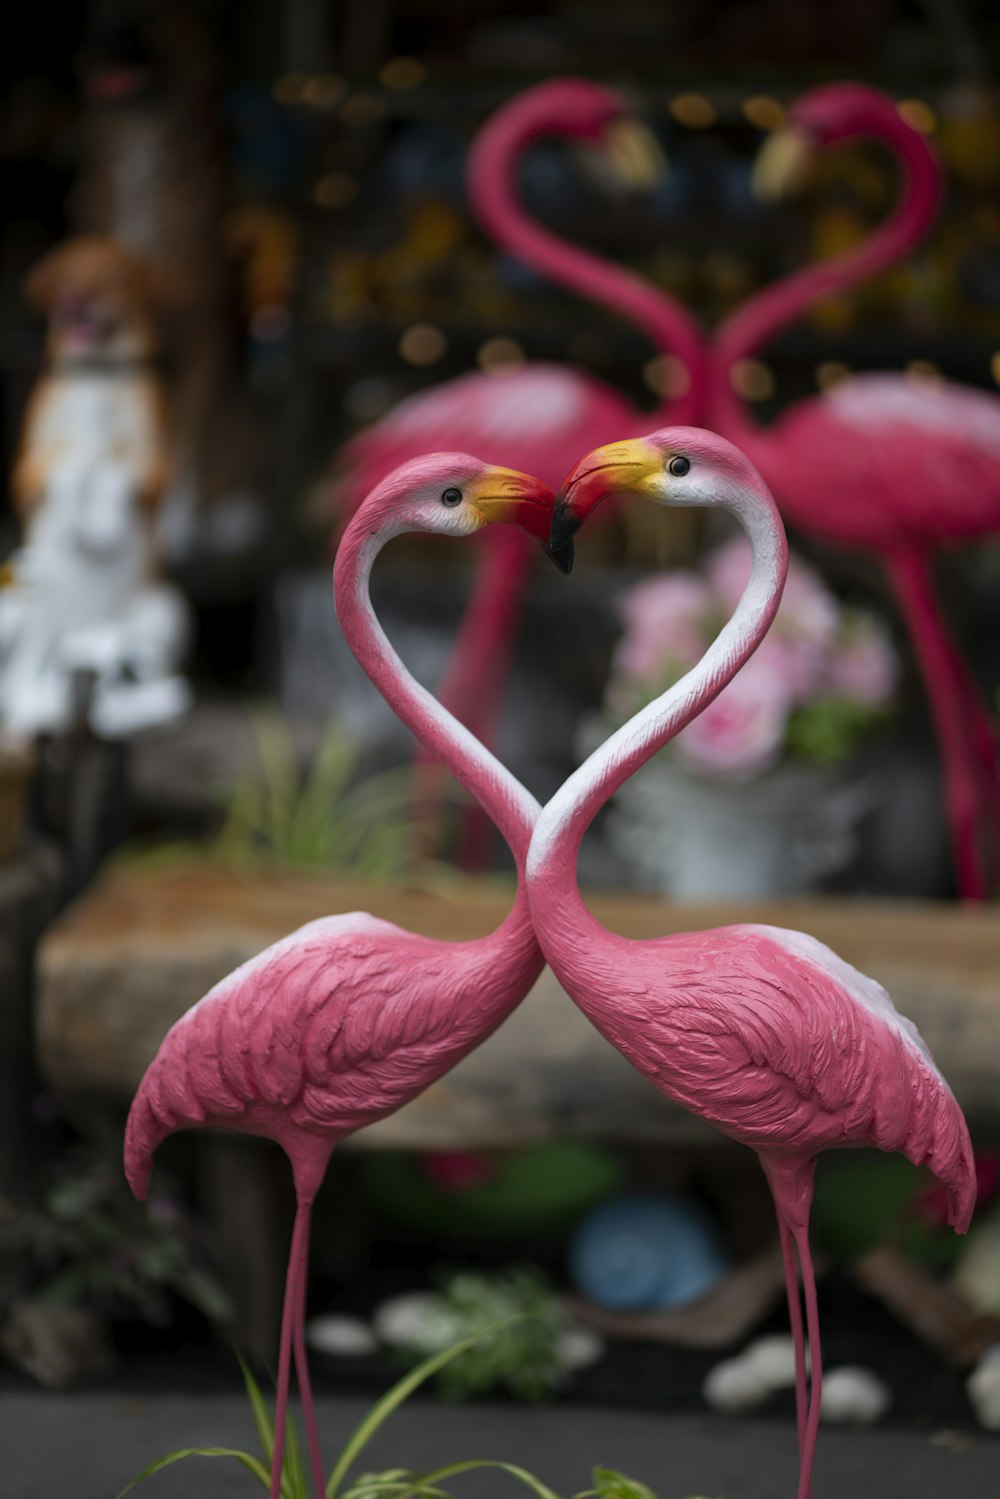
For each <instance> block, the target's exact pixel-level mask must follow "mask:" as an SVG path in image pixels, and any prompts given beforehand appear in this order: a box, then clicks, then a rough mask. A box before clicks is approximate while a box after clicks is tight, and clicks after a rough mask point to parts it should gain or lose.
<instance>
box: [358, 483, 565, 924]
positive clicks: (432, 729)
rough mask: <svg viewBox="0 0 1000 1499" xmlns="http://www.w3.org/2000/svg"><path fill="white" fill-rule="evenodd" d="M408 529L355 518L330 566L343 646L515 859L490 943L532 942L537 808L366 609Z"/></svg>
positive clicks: (365, 510)
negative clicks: (515, 937) (511, 898)
mask: <svg viewBox="0 0 1000 1499" xmlns="http://www.w3.org/2000/svg"><path fill="white" fill-rule="evenodd" d="M381 487H382V486H380V488H381ZM375 494H376V495H377V494H378V491H377V490H376V491H375ZM373 519H375V521H376V523H375V525H374V526H373V524H372V522H373ZM408 529H410V528H409V527H407V526H406V525H405V524H403V523H402V521H401V519H400V518H399V517H395V516H393V515H392V514H386V513H383V514H382V515H380V516H378V517H377V518H376V517H374V516H373V511H372V506H371V504H366V505H363V506H362V507H361V509H360V510H359V511H358V512H357V513H356V514H355V516H354V517H353V519H352V520H351V523H350V525H349V526H348V528H347V530H346V531H345V533H344V536H343V539H342V541H341V543H340V546H339V548H338V550H337V558H336V562H335V564H334V597H335V600H336V607H337V616H338V618H339V620H340V625H341V628H342V629H343V632H344V637H345V639H346V640H347V644H348V646H349V647H350V649H351V651H352V652H353V654H354V655H355V657H356V658H357V660H358V662H359V664H360V665H361V667H362V669H363V670H364V671H365V672H366V674H367V675H368V676H369V677H370V679H371V680H372V682H373V683H374V684H375V686H376V687H377V688H378V690H379V692H380V693H381V695H382V697H383V698H384V699H385V701H386V702H387V703H388V704H389V707H390V708H391V709H392V710H393V712H394V713H395V714H396V715H397V717H398V718H399V719H401V720H402V722H403V723H404V724H405V725H406V726H407V728H408V729H410V730H411V731H412V733H414V734H415V735H416V737H417V738H418V739H419V740H420V742H421V744H423V745H424V746H425V748H426V749H428V750H429V751H430V752H431V753H432V754H433V755H435V756H436V757H437V758H438V759H439V760H440V761H441V762H442V764H444V765H445V766H446V767H447V769H448V770H450V771H451V773H452V775H454V776H455V778H456V779H457V780H458V781H459V782H461V784H462V785H463V786H464V787H465V788H466V790H467V791H468V792H469V793H470V794H471V795H472V796H473V797H475V799H476V801H477V802H478V803H479V805H480V806H481V807H482V808H483V810H484V811H485V813H486V814H487V816H488V817H489V818H490V820H491V822H493V823H494V825H495V826H496V827H497V828H498V830H499V831H500V833H501V834H502V836H503V838H504V839H505V841H506V843H507V844H508V846H509V848H510V850H511V853H512V854H513V856H514V862H515V864H516V866H517V874H518V891H517V899H516V900H515V903H514V906H513V909H512V910H511V912H510V914H509V915H508V917H507V919H506V920H505V921H504V922H503V924H502V926H501V927H500V928H498V931H497V933H495V934H494V936H500V935H501V934H510V933H511V931H512V928H515V927H525V928H526V929H527V932H528V934H529V935H530V931H531V929H530V923H529V921H528V914H527V902H526V899H525V893H524V878H523V876H524V865H525V860H526V858H527V853H528V845H529V843H530V841H531V834H532V831H533V829H534V825H535V820H536V818H537V816H538V812H539V804H538V802H537V801H536V800H535V798H534V797H533V796H532V795H531V794H530V792H528V791H527V790H526V789H525V788H524V787H523V786H522V785H521V783H520V782H519V781H518V780H517V779H516V778H515V777H514V776H513V775H511V773H510V771H509V770H507V768H506V766H504V765H502V764H501V763H500V761H499V760H497V759H496V757H495V756H494V755H492V754H491V753H490V751H489V750H488V749H486V747H485V746H484V745H482V744H481V743H480V742H479V740H478V739H476V738H475V736H474V735H472V734H470V732H469V731H468V729H466V728H465V727H464V725H463V724H461V723H459V721H458V720H457V719H456V718H455V717H453V715H452V714H451V713H449V712H448V711H447V709H446V708H444V707H443V706H442V705H441V703H439V702H438V700H437V699H436V698H435V697H434V696H433V695H432V694H431V693H430V692H428V691H427V689H426V688H425V687H423V686H421V684H420V683H419V682H418V681H416V679H415V678H414V677H413V676H412V675H411V673H410V672H409V671H408V670H407V669H406V667H405V666H404V665H403V662H402V661H401V660H400V658H399V656H398V654H397V653H396V651H395V649H394V648H393V646H392V645H391V644H390V642H389V639H388V637H387V636H386V633H385V631H384V630H383V628H382V626H381V624H380V623H379V621H378V619H377V618H376V617H375V612H374V610H373V609H372V604H371V598H370V595H369V580H370V576H371V570H372V566H373V564H374V562H375V559H376V557H377V556H378V554H379V552H380V551H381V550H382V548H383V546H385V544H386V543H387V542H388V541H390V540H391V539H392V537H393V536H398V535H401V534H402V533H403V532H404V531H406V530H408ZM531 940H532V942H533V940H534V939H533V938H532V939H531Z"/></svg>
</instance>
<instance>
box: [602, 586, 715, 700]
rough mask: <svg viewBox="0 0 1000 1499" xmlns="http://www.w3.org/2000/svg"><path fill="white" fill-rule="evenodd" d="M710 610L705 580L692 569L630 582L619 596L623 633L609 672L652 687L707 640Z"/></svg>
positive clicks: (695, 655) (683, 666) (692, 658)
mask: <svg viewBox="0 0 1000 1499" xmlns="http://www.w3.org/2000/svg"><path fill="white" fill-rule="evenodd" d="M711 611H712V597H711V593H710V591H709V588H708V585H707V584H706V583H705V581H704V579H703V578H699V577H698V575H697V574H696V573H689V572H674V573H664V574H662V575H661V576H659V577H656V578H650V579H649V580H648V581H647V582H644V583H638V584H636V586H635V587H634V588H631V589H629V591H628V593H627V594H626V595H625V597H624V599H623V600H622V605H621V612H622V617H623V619H624V622H625V633H624V635H623V636H622V638H621V640H620V641H619V643H618V647H617V649H616V651H615V657H614V662H613V665H612V672H613V674H614V675H615V676H623V677H626V678H628V679H630V680H631V681H632V682H636V683H643V684H645V685H647V686H651V687H656V686H659V685H661V683H662V682H663V681H664V679H665V678H666V677H667V675H668V674H674V673H678V672H684V671H686V670H687V668H688V667H689V666H693V665H694V663H695V662H696V661H697V660H698V659H699V657H700V656H701V655H702V653H703V652H704V650H705V648H706V646H707V645H708V643H709V636H708V633H707V630H706V621H707V619H708V617H709V616H710V614H711Z"/></svg>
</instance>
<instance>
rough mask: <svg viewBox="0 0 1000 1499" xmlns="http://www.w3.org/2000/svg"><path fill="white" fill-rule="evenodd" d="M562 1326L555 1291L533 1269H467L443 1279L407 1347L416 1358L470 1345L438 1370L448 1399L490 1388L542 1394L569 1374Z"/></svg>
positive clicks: (519, 1395) (534, 1396) (528, 1396)
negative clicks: (417, 1335)
mask: <svg viewBox="0 0 1000 1499" xmlns="http://www.w3.org/2000/svg"><path fill="white" fill-rule="evenodd" d="M564 1324H565V1317H564V1315H563V1313H562V1310H561V1307H560V1304H559V1300H558V1297H557V1296H556V1295H555V1292H554V1291H553V1290H552V1287H551V1286H550V1285H549V1283H548V1281H547V1280H546V1278H545V1276H544V1275H542V1274H541V1273H540V1272H539V1271H538V1270H536V1269H534V1268H533V1267H531V1266H513V1267H511V1268H510V1269H507V1270H504V1271H501V1272H499V1273H496V1274H493V1275H480V1274H475V1273H473V1272H470V1271H467V1270H464V1271H459V1272H457V1273H453V1274H451V1275H450V1276H448V1277H447V1278H446V1279H445V1281H444V1283H443V1287H442V1291H441V1294H440V1295H439V1296H438V1297H437V1298H436V1300H435V1301H434V1302H432V1303H431V1306H430V1313H429V1316H428V1319H427V1324H426V1329H425V1334H424V1335H423V1336H422V1337H421V1339H420V1341H419V1343H413V1344H411V1346H410V1347H409V1348H408V1349H405V1350H404V1352H405V1353H408V1354H409V1356H410V1357H411V1358H414V1359H416V1358H419V1357H422V1356H424V1355H425V1354H427V1353H431V1352H439V1351H441V1350H443V1349H444V1348H447V1347H449V1346H450V1345H453V1344H454V1343H456V1342H457V1341H459V1340H462V1341H464V1342H465V1343H466V1344H467V1345H468V1346H467V1347H466V1349H465V1352H464V1353H461V1354H459V1355H457V1356H456V1357H454V1358H452V1359H449V1361H448V1363H447V1364H445V1365H444V1366H443V1367H442V1369H441V1370H440V1371H439V1373H438V1384H439V1386H440V1389H441V1392H442V1394H443V1395H444V1396H445V1398H446V1399H448V1400H467V1399H469V1398H470V1397H471V1396H474V1395H482V1394H485V1393H486V1392H487V1391H488V1390H494V1389H503V1390H506V1391H507V1393H508V1394H510V1395H513V1396H514V1397H515V1398H516V1399H518V1400H528V1401H537V1400H544V1399H545V1398H546V1397H547V1396H549V1395H551V1394H553V1393H554V1391H555V1390H556V1389H557V1388H558V1387H559V1385H560V1384H561V1383H562V1381H563V1379H564V1377H565V1374H566V1369H565V1366H564V1364H563V1361H562V1359H561V1357H560V1347H559V1340H560V1334H561V1333H562V1331H563V1327H564Z"/></svg>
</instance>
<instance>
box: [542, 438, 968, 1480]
mask: <svg viewBox="0 0 1000 1499" xmlns="http://www.w3.org/2000/svg"><path fill="white" fill-rule="evenodd" d="M563 493H564V497H563V498H561V499H560V500H558V501H557V503H556V510H555V517H554V524H553V532H552V536H553V542H554V543H556V544H562V543H564V542H565V540H566V539H567V538H568V537H569V536H570V535H572V533H573V532H574V531H575V530H576V528H577V527H578V526H579V525H580V523H581V522H582V521H583V520H584V519H585V517H586V516H587V515H588V514H589V513H590V511H591V510H592V509H593V508H594V506H595V505H597V504H598V503H599V502H600V501H601V500H603V499H605V498H606V497H607V496H609V495H612V494H619V495H621V494H640V495H644V496H646V497H647V498H648V499H651V500H653V501H655V502H656V503H658V504H661V505H701V506H706V507H714V508H716V509H723V510H727V511H729V512H730V513H731V514H732V515H734V516H735V517H736V519H737V520H738V521H739V523H740V525H741V526H742V527H743V529H744V530H745V531H746V533H747V536H748V538H749V541H750V546H751V552H752V567H751V574H750V580H749V582H748V584H747V586H746V589H745V591H744V593H743V596H742V598H741V599H740V602H739V604H738V606H737V608H736V611H735V613H734V614H733V616H732V618H731V619H730V620H729V622H728V623H727V624H726V625H725V627H724V628H723V630H722V632H721V634H720V635H719V636H718V638H717V639H716V640H715V642H714V643H713V644H712V646H711V647H710V648H709V650H708V651H707V652H706V653H705V655H704V657H703V658H702V660H701V661H700V662H699V663H698V665H697V666H695V667H694V668H693V669H692V670H691V671H689V672H688V673H687V675H686V676H685V677H683V678H682V679H681V680H680V681H679V682H678V683H676V684H675V685H674V686H673V687H671V688H669V689H668V690H667V691H666V692H665V693H663V694H662V695H661V696H660V697H658V698H657V699H656V700H655V701H654V702H652V703H650V704H649V705H648V706H647V707H645V708H644V709H642V710H641V712H639V713H637V714H636V715H635V717H634V718H632V719H631V720H630V722H628V723H627V724H625V725H624V726H623V727H622V728H621V729H619V730H618V732H617V733H615V734H614V735H612V737H611V738H610V739H609V740H608V742H607V743H606V744H605V745H603V746H602V748H600V749H599V750H597V751H596V752H595V753H594V754H592V755H591V756H590V758H589V760H587V761H586V763H585V764H584V765H583V766H582V767H581V768H580V769H579V770H577V771H576V772H575V773H574V774H573V775H572V776H570V778H569V780H568V781H566V783H565V784H564V785H563V787H562V789H561V790H560V791H559V792H557V793H556V795H555V796H554V797H553V798H552V800H551V801H550V802H549V803H548V804H547V805H546V806H545V807H544V809H543V810H542V812H541V815H540V816H539V818H538V821H537V823H536V825H535V831H534V834H533V835H532V839H531V848H530V851H529V854H528V870H527V889H528V901H529V904H530V908H531V915H532V919H533V921H534V923H535V932H536V935H537V937H538V941H539V943H540V944H541V948H542V951H543V953H544V954H545V957H546V959H547V960H548V962H549V963H550V964H551V966H552V969H553V971H554V972H555V974H556V976H557V977H558V979H559V982H560V983H561V984H562V985H563V987H564V988H565V990H566V991H567V993H568V994H569V995H570V996H571V998H572V999H573V1000H574V1001H575V1003H576V1004H578V1005H579V1007H580V1008H581V1009H582V1010H583V1012H584V1014H585V1015H586V1016H587V1017H588V1018H589V1019H590V1020H591V1021H593V1023H594V1025H596V1026H597V1029H598V1030H599V1031H600V1032H601V1034H602V1035H604V1036H606V1037H607V1038H608V1040H609V1041H610V1042H611V1044H612V1045H613V1046H615V1047H617V1049H618V1050H619V1051H620V1052H621V1053H622V1055H623V1056H625V1057H626V1058H627V1059H628V1061H630V1062H631V1063H632V1065H633V1066H634V1067H635V1068H637V1070H638V1071H639V1072H641V1073H642V1075H643V1076H644V1077H646V1078H648V1079H649V1081H650V1082H651V1083H652V1084H653V1086H654V1087H656V1088H658V1089H659V1090H660V1092H661V1093H664V1094H665V1095H666V1096H667V1097H668V1098H671V1099H673V1100H674V1101H675V1102H677V1103H679V1104H681V1105H682V1107H684V1108H686V1109H688V1110H690V1112H691V1113H694V1114H699V1115H700V1116H701V1117H702V1118H703V1119H706V1120H707V1121H708V1122H709V1123H710V1124H713V1125H715V1127H716V1128H717V1129H720V1130H722V1131H723V1133H724V1134H727V1135H730V1136H731V1137H732V1138H733V1139H736V1140H740V1141H742V1142H743V1143H744V1144H746V1145H749V1146H750V1147H751V1148H752V1149H754V1150H756V1152H757V1154H758V1155H759V1157H760V1161H761V1165H762V1166H763V1168H764V1172H765V1174H766V1176H767V1179H768V1182H769V1184H770V1187H771V1191H772V1194H773V1196H774V1202H775V1207H776V1210H777V1218H778V1227H779V1232H780V1238H781V1246H782V1252H783V1255H784V1260H785V1275H786V1282H787V1289H788V1305H789V1313H790V1317H791V1324H792V1331H793V1335H794V1338H795V1349H796V1394H797V1409H798V1422H799V1442H800V1453H801V1475H800V1482H799V1490H798V1493H799V1499H809V1495H810V1492H811V1482H812V1479H811V1474H812V1459H813V1451H814V1448H815V1443H816V1431H817V1423H818V1420H819V1410H820V1396H821V1385H822V1374H821V1360H820V1338H819V1318H818V1311H817V1305H816V1290H815V1283H814V1277H813V1270H812V1263H811V1260H810V1255H809V1240H808V1225H809V1209H810V1203H811V1200H812V1184H813V1172H814V1167H815V1160H816V1155H817V1153H818V1152H819V1151H821V1150H827V1149H830V1148H835V1147H839V1146H848V1145H857V1146H870V1145H874V1146H878V1147H879V1148H880V1149H882V1150H899V1151H902V1152H903V1154H904V1155H906V1156H907V1157H908V1158H909V1159H910V1160H911V1161H913V1162H914V1163H916V1164H918V1165H927V1166H929V1167H930V1168H931V1170H932V1171H933V1172H934V1174H935V1175H936V1176H937V1177H938V1179H939V1180H940V1181H941V1183H942V1184H943V1185H944V1186H945V1188H946V1189H947V1192H948V1198H949V1221H950V1222H951V1223H952V1224H953V1225H954V1227H955V1228H956V1229H957V1230H958V1231H959V1232H960V1233H964V1231H965V1229H966V1228H967V1226H968V1223H969V1218H970V1215H971V1213H972V1208H973V1203H974V1201H975V1170H974V1167H973V1161H972V1149H971V1145H970V1142H969V1136H968V1131H967V1129H966V1125H965V1120H964V1118H963V1117H962V1112H961V1110H960V1109H959V1107H958V1104H957V1103H956V1102H955V1099H954V1097H953V1096H952V1094H951V1093H950V1091H949V1089H948V1086H947V1084H946V1083H945V1081H944V1079H943V1078H942V1077H941V1074H940V1073H939V1072H938V1070H937V1068H936V1067H935V1065H934V1062H933V1060H932V1058H931V1056H930V1053H929V1052H928V1051H927V1048H926V1047H925V1045H924V1043H923V1042H922V1040H921V1039H920V1036H919V1033H918V1032H917V1030H916V1028H915V1027H914V1026H913V1025H912V1024H911V1023H910V1022H909V1021H908V1020H906V1019H904V1018H903V1016H901V1015H899V1014H898V1013H897V1011H896V1010H895V1009H894V1008H893V1005H892V1001H891V1000H890V999H889V996H888V995H887V994H886V993H885V991H884V989H882V988H881V986H880V985H879V984H877V983H875V981H874V980H873V979H870V978H867V977H866V976H865V975H864V974H862V973H859V972H858V971H857V970H856V969H854V968H852V967H850V965H849V964H847V963H845V962H844V961H843V960H842V959H841V958H838V957H837V955H836V954H835V953H833V952H831V951H830V949H829V948H827V947H825V946H824V945H823V944H822V943H820V942H817V941H816V940H815V938H813V937H809V936H806V935H805V934H804V933H802V932H793V931H785V930H783V929H781V928H778V927H771V926H760V925H756V924H754V925H749V924H748V925H741V926H730V927H722V928H719V929H718V930H716V931H707V932H689V933H679V934H677V935H675V936H669V937H663V938H660V939H658V940H654V941H647V942H636V941H629V940H627V939H626V938H624V937H620V936H618V935H616V934H615V933H614V932H609V931H607V930H606V929H605V928H604V927H602V926H601V925H600V924H599V922H597V921H596V920H595V919H594V917H593V916H592V915H591V913H590V912H589V911H588V910H587V907H586V906H585V905H584V903H583V900H582V897H581V895H580V891H579V888H578V886H577V873H576V866H577V856H578V853H579V849H580V843H581V841H582V839H583V836H584V833H585V832H586V830H587V828H588V826H589V825H590V823H591V821H592V820H593V818H594V816H595V815H596V813H597V812H598V810H599V809H600V808H601V807H602V806H603V805H604V803H605V802H607V800H608V799H609V798H610V797H611V796H612V795H613V794H614V792H615V791H616V790H617V789H618V788H619V786H621V785H622V784H623V783H624V782H625V781H626V780H627V779H628V777H629V776H630V775H631V774H632V773H633V772H634V771H636V770H638V769H639V767H640V766H641V765H643V764H645V762H646V761H647V760H648V759H649V758H650V757H651V756H652V755H654V754H655V753H656V752H657V750H659V749H661V748H662V747H663V746H664V745H665V744H666V743H667V741H668V740H669V739H671V738H672V737H673V735H674V734H676V733H677V732H678V731H679V730H680V729H682V728H683V727H684V726H685V725H686V724H687V723H690V721H691V720H692V719H693V718H695V717H696V716H697V714H698V713H699V712H700V711H701V709H702V708H704V707H705V706H706V705H707V704H708V703H710V702H711V701H712V699H713V698H714V697H716V696H717V695H718V693H719V692H721V690H722V688H723V687H725V685H726V684H727V683H728V682H729V681H731V679H732V678H733V676H735V674H736V672H737V671H738V670H739V668H740V666H741V665H742V664H743V662H744V661H746V660H747V658H748V657H749V656H750V655H751V654H752V653H753V651H754V650H755V649H756V647H757V646H758V645H759V644H760V642H761V640H762V639H763V637H764V635H765V633H766V631H767V629H768V626H769V624H770V622H771V620H772V619H773V618H774V613H775V610H776V609H777V606H778V600H779V598H780V596H781V590H782V586H783V584H784V578H785V568H786V565H787V550H786V545H785V536H784V532H783V530H782V527H781V521H780V520H779V518H778V514H777V511H776V510H775V507H774V502H773V500H772V499H771V495H770V493H769V492H768V490H767V487H766V486H765V484H764V483H763V481H762V479H761V477H760V475H759V474H758V473H757V471H756V470H755V469H754V468H753V466H752V465H751V464H750V462H749V461H748V460H747V459H746V458H745V457H744V456H743V454H742V453H741V452H740V451H739V450H738V449H737V448H735V447H733V446H732V445H731V444H730V443H729V442H727V441H726V440H725V439H724V438H721V437H717V436H716V435H715V434H714V433H710V432H703V431H700V430H699V429H697V428H694V427H676V428H667V429H665V430H663V431H660V432H655V433H653V434H652V435H651V436H650V437H647V438H644V439H637V440H633V441H630V442H623V443H612V444H610V445H609V446H607V447H605V448H599V449H597V451H596V452H593V453H591V454H590V455H589V456H588V457H587V458H584V459H583V460H582V461H581V462H580V463H579V464H577V466H576V468H575V469H574V470H573V472H572V474H571V475H570V476H569V479H568V480H567V483H566V486H565V490H564V492H563ZM796 1253H797V1255H798V1261H799V1264H800V1265H801V1269H802V1278H803V1283H804V1288H805V1304H806V1318H807V1326H808V1337H809V1349H810V1353H811V1359H812V1386H811V1391H810V1395H809V1401H808V1408H807V1405H806V1363H805V1343H804V1340H803V1331H802V1314H801V1308H800V1305H799V1299H798V1283H797V1276H796V1269H795V1255H796Z"/></svg>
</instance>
